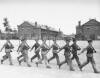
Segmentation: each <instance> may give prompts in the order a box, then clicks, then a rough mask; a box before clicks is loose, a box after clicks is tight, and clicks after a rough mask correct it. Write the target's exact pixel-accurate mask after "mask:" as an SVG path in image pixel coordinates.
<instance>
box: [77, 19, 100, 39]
mask: <svg viewBox="0 0 100 78" xmlns="http://www.w3.org/2000/svg"><path fill="white" fill-rule="evenodd" d="M76 37H77V38H78V39H90V38H91V39H94V40H95V39H96V40H98V39H100V22H99V21H97V20H96V19H90V20H89V21H88V22H86V23H84V24H83V25H81V21H79V22H78V26H77V27H76Z"/></svg>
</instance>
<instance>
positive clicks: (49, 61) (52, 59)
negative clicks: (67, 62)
mask: <svg viewBox="0 0 100 78" xmlns="http://www.w3.org/2000/svg"><path fill="white" fill-rule="evenodd" d="M54 58H55V54H54V53H53V56H52V57H51V58H49V59H48V62H50V61H51V60H53V59H54Z"/></svg>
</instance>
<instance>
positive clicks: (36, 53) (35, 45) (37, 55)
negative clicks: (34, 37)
mask: <svg viewBox="0 0 100 78" xmlns="http://www.w3.org/2000/svg"><path fill="white" fill-rule="evenodd" d="M39 46H40V44H39V43H35V44H34V45H33V47H32V48H31V50H32V49H33V48H35V50H36V49H37V48H38V47H39ZM39 52H40V50H38V51H36V52H35V55H34V56H33V57H32V58H31V62H32V60H33V59H35V58H36V57H37V58H38V59H40V54H39Z"/></svg>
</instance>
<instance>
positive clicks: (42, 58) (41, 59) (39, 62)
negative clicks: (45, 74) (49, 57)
mask: <svg viewBox="0 0 100 78" xmlns="http://www.w3.org/2000/svg"><path fill="white" fill-rule="evenodd" d="M43 60H44V56H43V54H41V58H40V59H39V60H38V62H36V66H37V67H38V64H42V61H43Z"/></svg>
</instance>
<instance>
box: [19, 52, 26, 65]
mask: <svg viewBox="0 0 100 78" xmlns="http://www.w3.org/2000/svg"><path fill="white" fill-rule="evenodd" d="M22 57H23V58H22V59H19V61H18V62H19V65H21V62H23V61H26V60H25V53H24V52H23V53H22Z"/></svg>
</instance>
